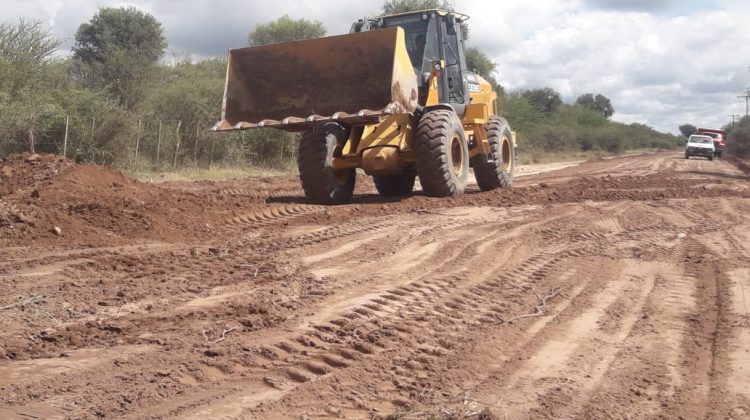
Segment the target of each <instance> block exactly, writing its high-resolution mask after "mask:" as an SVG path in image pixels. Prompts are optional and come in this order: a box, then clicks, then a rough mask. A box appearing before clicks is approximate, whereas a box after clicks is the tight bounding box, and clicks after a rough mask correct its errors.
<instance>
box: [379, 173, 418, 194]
mask: <svg viewBox="0 0 750 420" xmlns="http://www.w3.org/2000/svg"><path fill="white" fill-rule="evenodd" d="M416 177H417V173H416V171H415V170H414V168H412V167H409V168H406V169H404V171H403V172H402V173H400V174H396V175H387V176H373V177H372V180H373V182H374V183H375V188H377V190H378V192H379V193H380V195H382V196H383V197H403V196H405V195H409V194H411V192H412V190H413V189H414V180H415V178H416Z"/></svg>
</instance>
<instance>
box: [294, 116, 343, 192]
mask: <svg viewBox="0 0 750 420" xmlns="http://www.w3.org/2000/svg"><path fill="white" fill-rule="evenodd" d="M335 149H336V137H335V136H334V135H333V134H331V133H329V132H327V131H326V130H312V131H308V132H306V133H305V134H303V135H302V139H301V140H300V143H299V154H298V157H297V166H298V167H299V178H300V181H302V189H303V190H305V196H306V197H307V198H309V199H311V200H312V201H315V202H316V203H319V204H343V203H347V202H349V200H351V198H352V193H353V192H354V181H355V179H356V172H355V171H354V169H343V170H334V169H333V168H332V167H331V162H332V161H333V152H334V150H335Z"/></svg>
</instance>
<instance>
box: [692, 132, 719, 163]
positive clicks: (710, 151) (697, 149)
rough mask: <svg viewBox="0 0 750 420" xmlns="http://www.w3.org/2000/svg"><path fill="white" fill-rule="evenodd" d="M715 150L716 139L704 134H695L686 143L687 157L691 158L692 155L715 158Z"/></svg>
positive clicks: (709, 158)
mask: <svg viewBox="0 0 750 420" xmlns="http://www.w3.org/2000/svg"><path fill="white" fill-rule="evenodd" d="M714 152H715V149H714V139H713V138H712V137H710V136H706V135H702V134H693V135H692V136H690V138H688V141H687V144H686V145H685V159H690V156H703V157H705V158H708V160H714Z"/></svg>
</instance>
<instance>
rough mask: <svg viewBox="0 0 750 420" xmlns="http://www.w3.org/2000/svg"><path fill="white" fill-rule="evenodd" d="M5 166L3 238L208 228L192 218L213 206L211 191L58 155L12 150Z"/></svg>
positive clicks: (92, 239) (170, 234) (98, 237)
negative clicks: (138, 176)
mask: <svg viewBox="0 0 750 420" xmlns="http://www.w3.org/2000/svg"><path fill="white" fill-rule="evenodd" d="M0 172H1V173H2V177H1V178H0V196H1V197H2V198H3V204H2V205H0V229H2V230H3V235H0V236H2V238H3V239H4V240H6V241H11V243H15V244H18V245H20V244H22V243H25V242H29V241H31V242H34V243H39V242H40V241H41V242H45V241H52V242H54V243H70V242H77V243H91V244H95V243H100V242H103V241H106V242H111V241H112V240H114V241H117V238H131V239H132V238H138V239H146V240H148V239H152V240H166V241H169V240H172V239H184V238H187V237H191V236H194V235H195V234H196V233H198V232H200V231H202V230H205V228H204V229H202V228H201V227H200V226H196V225H194V224H193V222H192V220H193V218H194V215H195V214H201V213H205V212H206V211H207V209H208V208H210V206H206V205H207V204H208V203H207V201H208V202H210V201H211V200H210V197H208V198H207V197H201V196H199V195H198V194H195V193H193V192H190V191H178V190H173V189H172V190H167V189H164V188H162V187H160V186H157V185H153V184H148V183H143V182H138V181H135V180H131V179H129V178H128V177H126V176H125V175H123V174H122V173H121V172H119V171H117V170H114V169H111V168H104V167H99V166H96V165H92V164H84V165H77V164H74V163H73V162H71V161H69V160H67V159H65V158H61V157H57V156H52V155H44V156H40V155H15V156H11V157H8V158H6V159H4V160H3V161H2V164H1V166H0ZM201 225H202V226H205V222H203V223H202V224H201ZM0 241H2V240H0Z"/></svg>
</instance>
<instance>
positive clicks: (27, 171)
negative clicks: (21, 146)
mask: <svg viewBox="0 0 750 420" xmlns="http://www.w3.org/2000/svg"><path fill="white" fill-rule="evenodd" d="M73 165H74V163H73V162H71V161H70V160H68V159H65V158H64V157H62V156H55V155H37V154H33V155H32V154H23V155H12V156H8V157H6V158H0V197H5V196H8V195H11V194H13V193H15V192H17V191H19V190H28V189H31V190H33V189H34V188H36V187H37V186H38V185H40V184H43V183H45V182H48V181H50V180H51V179H52V178H54V177H56V176H58V175H59V174H60V173H61V172H63V171H65V170H66V169H69V168H70V167H71V166H73Z"/></svg>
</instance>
